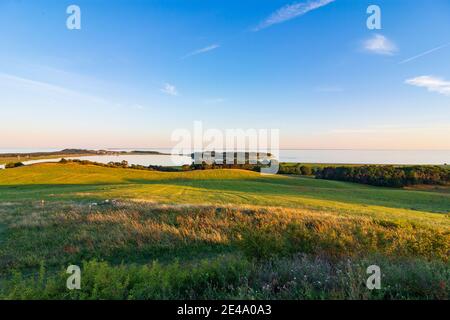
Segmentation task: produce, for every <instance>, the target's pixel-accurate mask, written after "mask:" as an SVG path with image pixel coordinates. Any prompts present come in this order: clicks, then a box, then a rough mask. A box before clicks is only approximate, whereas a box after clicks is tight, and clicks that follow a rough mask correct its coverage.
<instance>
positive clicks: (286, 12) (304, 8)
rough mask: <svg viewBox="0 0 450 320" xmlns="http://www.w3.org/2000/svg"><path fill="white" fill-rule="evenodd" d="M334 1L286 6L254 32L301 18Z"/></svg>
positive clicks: (319, 0)
mask: <svg viewBox="0 0 450 320" xmlns="http://www.w3.org/2000/svg"><path fill="white" fill-rule="evenodd" d="M334 1H335V0H315V1H307V2H300V3H294V4H289V5H286V6H284V7H281V8H280V9H278V10H277V11H275V12H274V13H272V14H271V15H270V16H269V17H268V18H267V19H265V20H264V21H262V22H261V23H260V24H259V25H257V26H256V27H254V28H253V29H252V31H255V32H256V31H259V30H262V29H265V28H268V27H270V26H272V25H274V24H278V23H282V22H285V21H288V20H291V19H294V18H297V17H300V16H302V15H304V14H306V13H308V12H310V11H313V10H316V9H319V8H321V7H324V6H326V5H328V4H330V3H332V2H334Z"/></svg>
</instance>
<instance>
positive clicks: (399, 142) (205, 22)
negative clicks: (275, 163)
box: [0, 0, 450, 149]
mask: <svg viewBox="0 0 450 320" xmlns="http://www.w3.org/2000/svg"><path fill="white" fill-rule="evenodd" d="M71 4H76V5H78V6H79V7H80V8H81V13H82V15H81V30H68V29H67V28H66V19H67V17H68V14H67V13H66V8H67V7H68V6H69V5H71ZM371 4H376V5H379V6H380V8H381V14H382V15H381V23H382V29H381V30H369V29H368V28H367V26H366V19H367V18H368V17H369V15H368V14H367V13H366V9H367V7H368V6H369V5H371ZM0 111H1V118H0V119H1V122H0V137H1V138H2V140H1V142H0V148H66V147H75V148H78V147H79V148H114V147H117V148H144V147H155V148H156V147H171V146H172V145H174V144H175V142H172V141H171V140H170V138H171V133H172V132H173V131H174V130H176V129H179V128H185V129H188V130H192V129H193V123H194V121H202V122H203V126H204V127H205V128H206V129H208V128H217V129H221V130H224V129H234V128H242V129H249V128H255V129H280V138H281V139H280V146H281V147H282V148H317V149H321V148H323V149H326V148H329V149H340V148H345V149H450V138H449V137H450V0H434V1H428V0H409V1H405V0H380V1H365V0H358V1H357V0H335V1H333V0H311V1H295V0H293V1H284V0H246V1H237V0H216V1H201V0H153V1H143V0H134V1H124V0H117V1H106V0H90V1H87V0H71V1H50V0H40V1H31V0H28V1H18V0H0Z"/></svg>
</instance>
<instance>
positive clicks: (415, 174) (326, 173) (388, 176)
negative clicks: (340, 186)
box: [315, 165, 450, 187]
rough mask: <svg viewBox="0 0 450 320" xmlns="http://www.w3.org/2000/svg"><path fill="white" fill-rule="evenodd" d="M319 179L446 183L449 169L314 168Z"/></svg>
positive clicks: (392, 183) (384, 183) (394, 184)
mask: <svg viewBox="0 0 450 320" xmlns="http://www.w3.org/2000/svg"><path fill="white" fill-rule="evenodd" d="M315 176H316V178H319V179H328V180H340V181H350V182H357V183H363V184H369V185H374V186H384V187H403V186H408V185H418V184H433V185H446V184H449V183H450V170H448V169H446V168H443V167H439V166H409V167H407V166H375V165H371V166H346V167H325V168H318V169H316V170H315Z"/></svg>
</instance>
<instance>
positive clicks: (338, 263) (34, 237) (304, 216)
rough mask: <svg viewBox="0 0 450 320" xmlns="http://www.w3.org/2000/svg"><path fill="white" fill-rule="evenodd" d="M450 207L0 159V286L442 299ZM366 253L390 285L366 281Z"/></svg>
mask: <svg viewBox="0 0 450 320" xmlns="http://www.w3.org/2000/svg"><path fill="white" fill-rule="evenodd" d="M449 211H450V193H449V192H448V190H447V189H442V188H440V189H426V190H403V189H389V188H378V187H371V186H364V185H358V184H352V183H345V182H338V181H326V180H315V179H311V178H305V177H297V176H289V177H287V176H279V175H277V176H261V175H260V174H258V173H255V172H250V171H242V170H205V171H190V172H175V173H173V172H157V171H143V170H132V169H116V168H106V167H99V166H93V165H80V164H74V163H70V164H56V163H55V164H39V165H33V166H27V167H21V168H16V169H8V170H1V171H0V244H1V246H0V274H2V275H3V276H4V279H6V280H3V281H0V297H1V296H3V297H19V298H30V297H39V298H77V299H80V298H81V299H83V298H93V297H95V295H98V296H97V297H103V298H111V297H116V298H187V299H189V298H227V297H228V298H230V297H231V298H239V297H241V298H268V299H272V298H273V299H277V298H294V299H297V298H320V297H322V298H447V297H448V293H449V279H450V276H449V274H450V271H449V270H450V269H449V266H448V252H449V250H450V220H449V219H448V217H449V215H448V214H449ZM83 261H84V267H83V276H84V278H83V279H84V281H85V282H83V283H84V284H85V286H84V288H83V290H81V291H79V292H68V291H67V290H66V289H65V287H64V286H65V280H64V277H65V274H64V272H62V271H61V270H62V269H64V268H65V267H67V265H68V264H70V263H73V264H79V265H81V264H82V263H83ZM98 261H103V262H98ZM155 261H159V263H156V264H155ZM121 263H123V264H121ZM120 264H121V265H120ZM370 264H379V265H383V266H384V267H383V268H384V269H383V270H385V271H386V273H385V276H386V280H385V281H386V282H388V283H390V284H392V286H386V287H385V289H384V290H381V291H377V292H372V291H368V290H367V289H366V288H365V286H364V278H365V277H366V273H365V269H364V266H366V265H367V266H368V265H370ZM39 269H40V270H41V271H40V272H38V270H39ZM12 270H15V271H14V272H16V273H14V272H13V271H12ZM405 270H409V271H410V273H409V274H408V273H406V274H405ZM60 271H61V272H60ZM17 272H20V273H21V275H19V274H17ZM418 272H419V273H420V275H419V274H418ZM14 274H15V275H14ZM35 275H38V276H37V277H35ZM304 276H306V278H307V279H306V280H305V279H304V278H303V277H304ZM111 278H113V279H115V280H114V281H113V282H108V281H106V279H111ZM300 278H301V279H302V280H299V279H300ZM152 279H153V280H152ZM245 279H247V280H245ZM326 279H329V280H327V281H330V282H329V283H327V282H326V281H325V280H326ZM346 281H347V282H348V283H346ZM318 283H319V284H318ZM264 288H268V289H267V290H266V289H264ZM283 288H284V289H283ZM412 288H415V289H412Z"/></svg>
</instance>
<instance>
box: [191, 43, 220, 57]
mask: <svg viewBox="0 0 450 320" xmlns="http://www.w3.org/2000/svg"><path fill="white" fill-rule="evenodd" d="M217 48H220V45H219V44H212V45H209V46H207V47H204V48H201V49H198V50H195V51H192V52H189V53H188V54H187V55H185V56H184V57H183V59H186V58H189V57H192V56H196V55H198V54H202V53H206V52H209V51H212V50H215V49H217Z"/></svg>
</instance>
